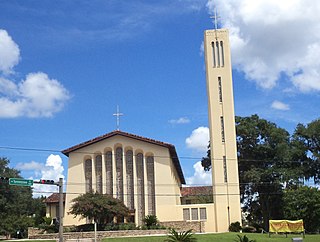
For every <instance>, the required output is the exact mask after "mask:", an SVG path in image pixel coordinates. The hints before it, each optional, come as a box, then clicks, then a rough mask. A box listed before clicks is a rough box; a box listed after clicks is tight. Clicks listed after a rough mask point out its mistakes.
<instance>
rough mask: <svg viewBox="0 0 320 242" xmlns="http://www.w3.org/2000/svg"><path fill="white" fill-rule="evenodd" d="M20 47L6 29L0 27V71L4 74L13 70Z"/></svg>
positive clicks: (17, 59) (18, 58) (18, 56)
mask: <svg viewBox="0 0 320 242" xmlns="http://www.w3.org/2000/svg"><path fill="white" fill-rule="evenodd" d="M19 60H20V49H19V46H18V45H17V44H16V43H15V42H14V41H13V40H12V38H11V37H10V36H9V35H8V32H7V31H6V30H3V29H0V71H1V72H3V73H4V74H10V73H12V72H13V67H14V66H15V65H17V64H18V63H19Z"/></svg>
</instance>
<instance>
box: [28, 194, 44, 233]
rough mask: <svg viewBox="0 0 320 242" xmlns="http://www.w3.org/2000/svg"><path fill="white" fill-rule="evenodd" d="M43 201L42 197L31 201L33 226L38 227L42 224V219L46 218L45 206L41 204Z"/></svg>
mask: <svg viewBox="0 0 320 242" xmlns="http://www.w3.org/2000/svg"><path fill="white" fill-rule="evenodd" d="M44 200H45V197H44V196H41V197H36V198H33V199H32V203H31V207H30V210H31V211H30V213H31V214H32V217H33V219H34V226H36V227H37V226H39V225H40V224H42V223H44V217H45V216H46V205H45V203H44V202H43V201H44Z"/></svg>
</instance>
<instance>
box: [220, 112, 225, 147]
mask: <svg viewBox="0 0 320 242" xmlns="http://www.w3.org/2000/svg"><path fill="white" fill-rule="evenodd" d="M220 121H221V140H222V142H224V141H225V137H224V121H223V116H221V117H220Z"/></svg>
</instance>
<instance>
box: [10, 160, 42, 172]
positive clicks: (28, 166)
mask: <svg viewBox="0 0 320 242" xmlns="http://www.w3.org/2000/svg"><path fill="white" fill-rule="evenodd" d="M16 169H18V170H34V171H38V170H42V169H44V164H42V163H39V162H36V161H31V162H27V163H18V164H17V166H16Z"/></svg>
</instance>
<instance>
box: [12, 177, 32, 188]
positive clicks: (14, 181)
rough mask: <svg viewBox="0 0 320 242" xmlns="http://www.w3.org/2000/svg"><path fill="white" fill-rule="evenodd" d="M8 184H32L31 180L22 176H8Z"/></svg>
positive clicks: (26, 185) (27, 185)
mask: <svg viewBox="0 0 320 242" xmlns="http://www.w3.org/2000/svg"><path fill="white" fill-rule="evenodd" d="M9 185H16V186H25V187H29V186H32V185H33V180H26V179H22V178H10V179H9Z"/></svg>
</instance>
